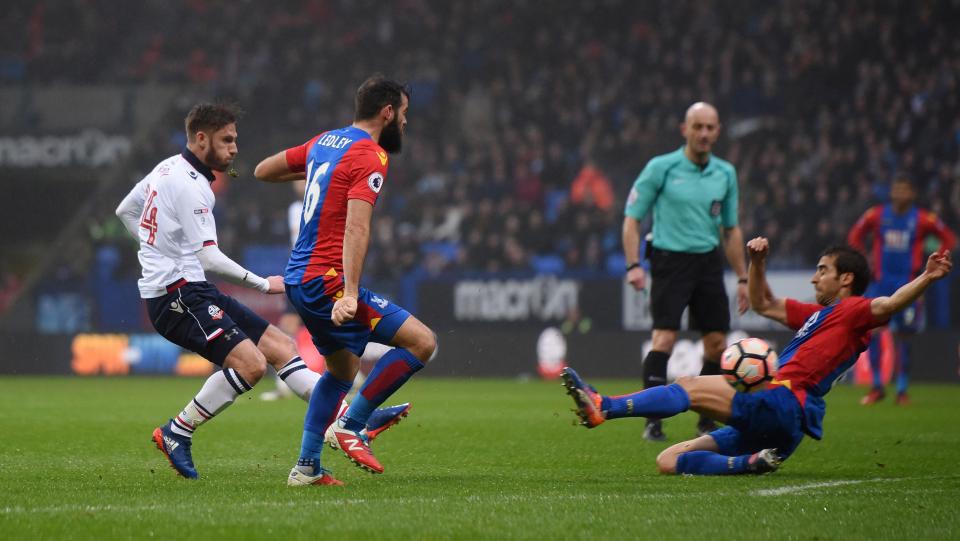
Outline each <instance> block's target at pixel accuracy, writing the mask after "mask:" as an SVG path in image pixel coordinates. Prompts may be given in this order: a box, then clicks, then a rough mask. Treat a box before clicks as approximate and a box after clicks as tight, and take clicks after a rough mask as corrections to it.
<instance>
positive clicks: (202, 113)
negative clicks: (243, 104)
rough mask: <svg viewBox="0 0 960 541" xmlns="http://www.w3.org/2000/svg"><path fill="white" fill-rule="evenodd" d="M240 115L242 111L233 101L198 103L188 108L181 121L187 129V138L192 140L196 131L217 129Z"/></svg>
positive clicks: (234, 120)
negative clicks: (184, 117) (185, 116)
mask: <svg viewBox="0 0 960 541" xmlns="http://www.w3.org/2000/svg"><path fill="white" fill-rule="evenodd" d="M242 115H243V111H242V110H241V109H240V106H238V105H237V104H235V103H229V102H217V103H208V102H202V103H198V104H196V105H194V106H193V108H192V109H190V112H189V113H187V118H186V119H184V121H183V124H184V127H185V128H186V130H187V140H188V141H193V138H194V135H195V134H196V133H197V132H200V131H217V130H219V129H220V128H222V127H224V126H226V125H228V124H234V123H236V122H237V120H238V119H239V118H240V117H241V116H242Z"/></svg>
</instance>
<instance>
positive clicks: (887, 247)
mask: <svg viewBox="0 0 960 541" xmlns="http://www.w3.org/2000/svg"><path fill="white" fill-rule="evenodd" d="M915 199H916V192H915V190H914V189H913V183H912V182H910V179H909V178H907V177H905V176H898V177H896V178H895V179H894V181H893V183H892V184H891V185H890V202H889V203H887V204H885V205H877V206H874V207H871V208H870V209H869V210H867V211H866V212H865V213H863V216H861V217H860V219H859V220H857V223H856V224H854V226H853V228H851V229H850V233H849V235H848V236H847V242H849V243H850V245H851V246H853V247H855V248H857V249H859V250H860V251H862V252H864V253H867V254H868V257H869V258H870V260H871V266H872V268H873V280H874V281H873V283H871V284H870V287H869V288H868V289H867V296H871V297H877V296H881V295H891V294H893V292H894V291H896V290H897V288H899V287H900V286H902V285H903V284H906V283H907V282H909V281H910V280H913V279H914V278H916V277H917V274H919V273H920V271H921V270H922V266H923V254H924V244H925V243H926V240H927V237H928V236H931V235H932V236H934V237H937V238H938V239H939V241H940V246H939V249H941V250H952V249H953V246H954V244H955V242H956V237H955V236H954V234H953V233H952V232H951V231H950V230H949V229H948V228H947V227H946V226H945V225H944V224H943V222H941V221H940V219H939V218H937V216H936V215H935V214H933V213H932V212H930V211H928V210H925V209H922V208H919V207H917V206H915V205H914V200H915ZM867 237H871V246H870V249H869V250H867V249H866V245H867V244H866V243H867ZM923 325H924V317H923V304H922V302H919V301H918V302H917V303H914V304H913V305H912V306H909V307H908V308H907V309H905V310H903V311H902V312H899V313H897V314H896V315H894V316H893V317H892V318H890V324H889V328H890V330H891V331H892V332H893V340H894V348H893V354H894V358H895V359H896V362H895V363H894V366H895V372H896V376H897V398H896V403H897V404H900V405H904V404H907V403H909V397H908V396H907V386H908V384H909V378H910V341H911V339H912V335H913V334H915V333H916V332H918V331H920V330H922V328H923ZM868 354H869V357H870V370H871V372H872V373H873V386H872V388H871V389H870V392H868V393H867V394H866V395H865V396H864V397H863V399H862V400H861V401H860V403H861V404H864V405H868V404H873V403H875V402H877V401H879V400H882V399H883V398H884V396H885V392H884V389H883V374H882V373H881V367H880V358H881V346H880V333H879V332H875V333H873V338H872V339H871V341H870V349H869V350H868Z"/></svg>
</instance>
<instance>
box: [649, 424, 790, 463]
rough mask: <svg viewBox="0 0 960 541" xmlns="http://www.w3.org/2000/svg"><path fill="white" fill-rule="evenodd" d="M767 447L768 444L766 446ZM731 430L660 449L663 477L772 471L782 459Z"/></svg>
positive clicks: (773, 450) (760, 444) (776, 452)
mask: <svg viewBox="0 0 960 541" xmlns="http://www.w3.org/2000/svg"><path fill="white" fill-rule="evenodd" d="M768 445H769V444H768ZM763 446H764V444H763V443H759V442H751V441H750V440H749V438H745V437H744V436H743V435H742V434H741V433H740V432H739V431H738V430H736V429H735V428H733V427H729V426H728V427H724V428H721V429H719V430H715V431H714V432H712V433H710V434H706V435H703V436H700V437H698V438H696V439H692V440H687V441H685V442H681V443H678V444H676V445H673V446H670V447H668V448H666V449H664V451H663V452H661V453H660V454H659V455H658V456H657V469H658V470H659V471H660V473H663V474H684V475H737V474H745V473H746V474H763V473H770V472H772V471H776V469H777V468H779V467H780V464H781V462H783V460H784V457H783V456H781V455H780V453H779V452H778V451H777V449H775V448H772V447H768V448H765V449H764V448H763Z"/></svg>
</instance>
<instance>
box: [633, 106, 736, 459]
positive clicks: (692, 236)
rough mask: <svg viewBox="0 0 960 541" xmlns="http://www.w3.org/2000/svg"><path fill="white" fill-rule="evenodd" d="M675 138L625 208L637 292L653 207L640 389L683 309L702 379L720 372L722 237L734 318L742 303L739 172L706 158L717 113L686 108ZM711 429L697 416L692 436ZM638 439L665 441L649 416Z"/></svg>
mask: <svg viewBox="0 0 960 541" xmlns="http://www.w3.org/2000/svg"><path fill="white" fill-rule="evenodd" d="M680 133H681V134H683V138H684V139H685V140H686V144H684V146H683V147H681V148H680V149H679V150H676V151H674V152H671V153H669V154H663V155H661V156H656V157H655V158H653V159H652V160H650V161H649V162H647V165H646V166H645V167H644V168H643V171H641V173H640V176H639V177H637V180H636V182H634V184H633V189H632V190H631V191H630V196H629V197H628V199H627V205H626V209H625V211H624V215H625V216H624V220H623V253H624V256H626V262H627V278H626V279H627V281H628V282H629V283H630V285H632V286H633V288H634V289H636V290H638V291H639V290H642V289H644V287H645V285H646V284H645V282H646V276H645V274H644V271H643V267H642V266H641V264H640V253H639V252H640V221H641V220H642V219H643V218H644V217H645V216H646V215H647V213H648V212H649V211H650V209H651V208H652V209H653V243H652V247H650V246H648V252H647V253H648V255H649V258H650V274H651V277H652V279H653V284H652V287H651V292H650V310H651V312H652V313H653V348H652V349H651V350H650V353H648V354H647V356H646V358H645V359H644V360H643V385H644V388H648V387H655V386H657V385H664V384H666V380H667V360H668V359H669V358H670V353H671V352H672V351H673V345H674V343H676V341H677V333H678V331H679V329H680V317H681V315H682V314H683V310H684V308H686V307H687V306H689V307H690V316H691V325H690V327H691V328H696V329H698V330H699V331H700V333H701V335H702V337H703V357H704V358H703V361H704V362H703V369H702V370H701V372H700V375H712V374H719V373H720V355H721V354H722V353H723V349H724V346H726V334H727V332H728V331H729V330H730V312H729V310H730V308H729V304H728V302H727V293H726V290H725V288H724V285H723V260H722V258H721V256H720V250H719V247H720V243H721V240H722V241H723V251H724V253H725V254H726V258H727V261H728V262H729V263H730V267H731V268H732V269H733V271H734V272H735V273H736V274H737V277H738V278H739V280H738V285H737V305H738V308H739V310H740V313H743V312H745V311H746V309H747V306H748V299H747V286H746V284H747V271H746V262H745V260H744V255H743V234H742V233H741V232H740V227H739V225H737V199H738V190H737V171H736V169H734V167H733V165H731V164H730V163H729V162H726V161H724V160H721V159H720V158H717V157H716V156H714V155H712V154H711V153H710V150H711V148H712V147H713V144H714V143H715V142H716V141H717V137H718V136H719V135H720V117H719V115H718V113H717V110H716V108H714V107H713V106H712V105H710V104H708V103H704V102H698V103H695V104H693V105H691V106H690V108H689V109H687V114H686V117H685V118H684V122H683V124H682V125H681V127H680ZM721 230H722V231H723V235H720V231H721ZM715 428H716V425H715V424H714V423H713V421H711V420H710V419H708V418H706V417H703V416H701V417H700V422H699V423H698V424H697V432H698V433H700V434H706V433H708V432H710V431H711V430H714V429H715ZM643 437H644V438H645V439H647V440H650V441H663V440H665V439H666V436H665V435H664V434H663V429H662V427H661V421H660V420H659V419H647V426H646V429H645V430H644V432H643Z"/></svg>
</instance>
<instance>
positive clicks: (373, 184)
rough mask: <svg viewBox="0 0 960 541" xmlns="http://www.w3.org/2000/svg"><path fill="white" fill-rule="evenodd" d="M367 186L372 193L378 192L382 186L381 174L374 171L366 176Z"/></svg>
mask: <svg viewBox="0 0 960 541" xmlns="http://www.w3.org/2000/svg"><path fill="white" fill-rule="evenodd" d="M367 186H370V189H371V190H373V193H380V188H383V175H381V174H380V173H379V172H376V171H374V172H373V173H372V174H371V175H370V176H369V177H367Z"/></svg>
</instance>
